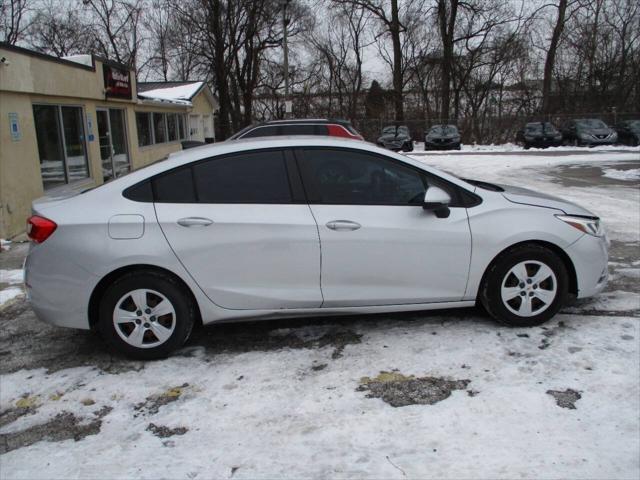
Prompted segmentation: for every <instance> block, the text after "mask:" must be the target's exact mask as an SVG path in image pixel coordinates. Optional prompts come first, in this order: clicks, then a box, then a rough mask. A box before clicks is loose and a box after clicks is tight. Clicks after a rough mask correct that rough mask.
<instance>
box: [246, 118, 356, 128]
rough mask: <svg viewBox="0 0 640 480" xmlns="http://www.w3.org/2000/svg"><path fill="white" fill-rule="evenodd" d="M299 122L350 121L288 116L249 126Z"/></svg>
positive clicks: (342, 122) (339, 122)
mask: <svg viewBox="0 0 640 480" xmlns="http://www.w3.org/2000/svg"><path fill="white" fill-rule="evenodd" d="M299 123H303V124H306V123H320V124H326V123H337V124H342V125H347V124H348V125H351V122H349V121H348V120H343V119H339V118H290V119H284V120H267V121H265V122H261V123H256V124H253V125H250V126H253V127H257V126H259V125H289V124H299Z"/></svg>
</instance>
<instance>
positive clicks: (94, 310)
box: [88, 265, 202, 329]
mask: <svg viewBox="0 0 640 480" xmlns="http://www.w3.org/2000/svg"><path fill="white" fill-rule="evenodd" d="M143 270H144V271H152V272H157V273H161V274H163V275H167V276H169V277H171V278H172V279H173V280H175V281H176V282H177V283H178V284H180V286H182V287H183V288H184V291H185V292H187V294H188V295H189V297H190V299H191V301H192V302H193V305H194V308H195V312H196V320H197V321H198V322H199V323H202V315H201V314H200V306H199V305H198V302H197V301H196V297H195V296H194V295H193V292H192V291H191V289H190V288H189V286H188V285H187V284H186V283H185V282H184V281H183V280H182V279H181V278H180V277H179V276H177V275H176V274H175V273H173V272H171V271H169V270H167V269H165V268H162V267H156V266H154V265H127V266H126V267H121V268H118V269H117V270H114V271H113V272H111V273H109V274H107V275H105V276H104V277H103V278H102V280H100V281H99V282H98V284H97V285H96V287H95V288H94V289H93V292H92V293H91V298H90V299H89V312H88V313H89V326H90V327H91V328H92V329H94V328H95V327H96V326H97V324H98V312H99V308H100V300H101V299H102V296H103V295H104V292H105V291H106V290H107V288H108V287H109V285H111V284H112V283H113V282H114V281H115V280H116V279H118V278H120V277H122V276H123V275H126V274H128V273H131V272H136V271H143Z"/></svg>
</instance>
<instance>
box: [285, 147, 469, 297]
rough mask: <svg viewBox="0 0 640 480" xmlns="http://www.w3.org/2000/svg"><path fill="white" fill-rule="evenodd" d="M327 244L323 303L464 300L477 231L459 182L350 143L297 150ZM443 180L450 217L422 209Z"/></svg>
mask: <svg viewBox="0 0 640 480" xmlns="http://www.w3.org/2000/svg"><path fill="white" fill-rule="evenodd" d="M296 156H297V158H298V164H299V166H300V170H301V173H302V177H303V180H304V186H305V189H306V191H307V196H308V199H309V202H310V206H311V209H312V211H313V215H314V217H315V219H316V221H317V223H318V230H319V233H320V242H321V247H322V280H321V285H322V293H323V297H324V303H323V307H343V306H364V305H394V304H410V303H429V302H447V301H459V300H461V299H462V298H463V296H464V292H465V288H466V283H467V277H468V272H469V262H470V258H471V232H470V229H469V223H468V219H467V212H466V208H464V206H462V205H461V203H460V201H459V199H458V198H456V197H457V196H459V191H458V190H457V187H455V186H452V185H451V184H448V182H446V181H444V180H443V179H439V178H438V177H435V176H430V175H429V174H427V173H426V172H423V171H421V170H417V169H415V168H414V167H410V166H408V165H406V164H403V163H401V162H399V161H398V160H395V159H391V158H389V157H386V156H383V155H380V154H376V153H372V152H366V151H362V150H353V149H344V148H307V149H301V150H297V151H296ZM433 185H435V186H438V187H440V188H443V189H445V190H447V191H449V192H450V195H451V196H452V198H453V204H452V208H451V209H450V215H449V216H448V217H447V218H438V217H436V215H435V214H434V213H433V212H431V211H425V210H424V209H423V208H422V202H423V199H424V195H425V191H426V189H427V188H428V187H429V186H433Z"/></svg>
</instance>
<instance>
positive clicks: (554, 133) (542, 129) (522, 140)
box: [516, 122, 562, 149]
mask: <svg viewBox="0 0 640 480" xmlns="http://www.w3.org/2000/svg"><path fill="white" fill-rule="evenodd" d="M516 143H518V144H522V145H524V148H525V149H529V148H531V147H534V148H547V147H559V146H560V145H562V134H561V133H560V132H559V131H558V129H557V128H556V127H555V126H553V124H551V123H549V122H530V123H527V124H526V125H525V126H524V128H523V129H522V130H519V131H518V133H517V134H516Z"/></svg>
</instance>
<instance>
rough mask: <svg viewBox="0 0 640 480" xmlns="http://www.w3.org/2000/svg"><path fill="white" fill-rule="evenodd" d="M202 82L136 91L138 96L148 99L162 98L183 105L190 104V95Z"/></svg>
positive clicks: (198, 88) (193, 93)
mask: <svg viewBox="0 0 640 480" xmlns="http://www.w3.org/2000/svg"><path fill="white" fill-rule="evenodd" d="M202 84H203V82H193V83H189V84H187V85H180V86H177V87H167V88H157V89H155V90H147V91H146V92H138V97H142V98H145V99H149V100H163V101H170V102H173V103H180V104H184V105H191V101H190V100H191V97H193V96H194V95H195V94H196V93H197V92H198V90H200V88H202Z"/></svg>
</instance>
